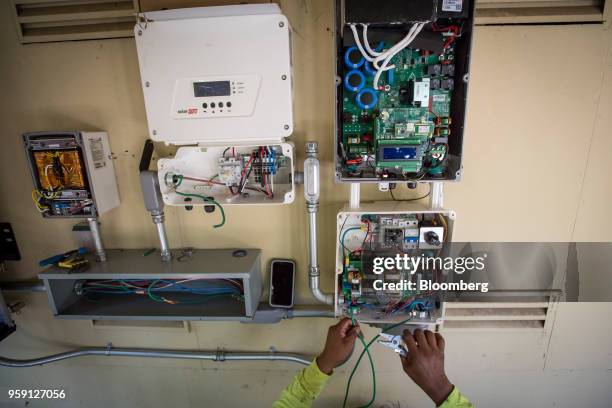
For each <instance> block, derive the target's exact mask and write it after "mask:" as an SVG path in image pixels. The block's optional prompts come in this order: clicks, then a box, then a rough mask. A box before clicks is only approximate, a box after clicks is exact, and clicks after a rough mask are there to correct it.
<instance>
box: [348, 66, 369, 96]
mask: <svg viewBox="0 0 612 408" xmlns="http://www.w3.org/2000/svg"><path fill="white" fill-rule="evenodd" d="M365 83H366V79H365V75H363V72H361V71H359V70H358V69H353V70H351V71H349V72H347V73H346V74H345V75H344V87H345V88H346V89H347V90H349V91H351V92H359V91H360V90H361V89H362V88H363V87H364V86H365Z"/></svg>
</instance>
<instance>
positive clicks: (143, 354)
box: [0, 346, 312, 368]
mask: <svg viewBox="0 0 612 408" xmlns="http://www.w3.org/2000/svg"><path fill="white" fill-rule="evenodd" d="M85 356H108V357H140V358H176V359H187V360H210V361H287V362H290V363H297V364H302V365H309V364H310V363H311V362H312V358H310V357H308V356H304V355H301V354H295V353H276V352H250V353H242V352H232V351H224V350H220V349H219V350H217V351H180V350H147V349H126V348H112V346H108V347H106V348H103V347H92V348H82V349H77V350H72V351H67V352H64V353H58V354H53V355H49V356H44V357H38V358H32V359H24V360H16V359H12V358H7V357H0V366H3V367H16V368H22V367H34V366H40V365H44V364H49V363H55V362H57V361H62V360H67V359H69V358H76V357H85Z"/></svg>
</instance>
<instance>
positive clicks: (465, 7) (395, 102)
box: [334, 0, 475, 183]
mask: <svg viewBox="0 0 612 408" xmlns="http://www.w3.org/2000/svg"><path fill="white" fill-rule="evenodd" d="M383 3H384V6H383V5H381V2H378V1H374V0H335V18H334V32H335V60H336V81H335V82H336V116H335V124H336V125H335V141H336V143H335V155H334V157H335V169H336V181H339V182H351V183H355V182H361V183H368V182H369V183H381V182H402V181H405V182H415V181H440V180H459V179H460V176H461V168H462V167H461V164H462V157H463V134H464V125H465V112H466V103H467V90H468V80H469V67H470V53H471V43H472V28H473V19H474V3H475V1H474V0H463V1H449V0H420V1H405V0H386V1H384V2H383Z"/></svg>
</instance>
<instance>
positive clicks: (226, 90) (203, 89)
mask: <svg viewBox="0 0 612 408" xmlns="http://www.w3.org/2000/svg"><path fill="white" fill-rule="evenodd" d="M193 93H194V95H195V97H196V98H201V97H205V96H229V95H230V94H231V88H230V81H208V82H194V83H193Z"/></svg>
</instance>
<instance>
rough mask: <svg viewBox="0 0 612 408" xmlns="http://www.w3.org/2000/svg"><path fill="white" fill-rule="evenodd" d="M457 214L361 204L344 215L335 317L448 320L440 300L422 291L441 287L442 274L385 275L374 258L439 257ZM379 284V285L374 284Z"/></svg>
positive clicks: (399, 272)
mask: <svg viewBox="0 0 612 408" xmlns="http://www.w3.org/2000/svg"><path fill="white" fill-rule="evenodd" d="M454 220H455V214H454V212H452V211H449V210H431V209H428V208H427V207H425V206H421V205H416V204H415V205H411V206H409V207H407V206H402V205H400V204H398V203H395V202H377V203H372V204H363V205H362V206H361V207H360V208H358V209H345V210H344V211H342V212H340V213H339V214H338V217H337V220H336V221H337V240H336V285H335V287H336V290H335V302H334V303H335V305H334V307H335V314H336V316H343V315H344V316H350V317H354V318H356V319H358V320H359V321H360V322H363V323H373V324H379V323H381V324H382V323H397V322H399V321H403V320H406V319H408V318H409V319H410V320H409V321H408V322H406V324H415V325H438V324H439V323H441V322H442V319H443V317H444V309H443V305H444V299H443V298H442V294H441V293H439V292H436V291H431V290H426V291H423V290H419V289H418V285H419V281H420V280H429V281H440V280H442V279H443V276H444V271H442V270H440V269H437V268H435V267H430V266H428V267H421V268H418V269H415V270H409V269H400V270H398V269H393V268H392V269H385V270H377V269H379V268H375V267H376V266H378V267H380V265H378V264H377V263H376V262H375V259H374V258H376V257H395V256H396V255H400V256H403V255H404V254H406V255H407V256H409V257H433V256H439V254H440V253H441V252H442V250H443V247H444V243H445V242H449V241H450V240H451V239H452V232H453V225H454ZM375 281H377V282H376V283H375ZM402 281H412V282H415V285H416V286H417V288H415V290H408V289H406V288H403V289H393V288H391V289H389V287H385V288H384V289H383V286H382V285H383V283H385V284H397V283H401V282H402Z"/></svg>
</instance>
